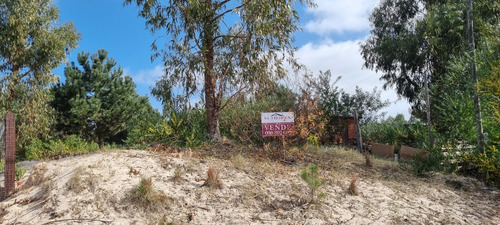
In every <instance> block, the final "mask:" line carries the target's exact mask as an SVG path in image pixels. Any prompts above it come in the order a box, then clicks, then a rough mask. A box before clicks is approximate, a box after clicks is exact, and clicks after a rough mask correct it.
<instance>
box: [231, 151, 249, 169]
mask: <svg viewBox="0 0 500 225" xmlns="http://www.w3.org/2000/svg"><path fill="white" fill-rule="evenodd" d="M231 162H232V163H233V166H234V167H235V168H236V169H239V170H243V169H246V167H247V163H246V159H245V157H243V155H242V154H241V153H238V154H235V155H233V156H232V157H231Z"/></svg>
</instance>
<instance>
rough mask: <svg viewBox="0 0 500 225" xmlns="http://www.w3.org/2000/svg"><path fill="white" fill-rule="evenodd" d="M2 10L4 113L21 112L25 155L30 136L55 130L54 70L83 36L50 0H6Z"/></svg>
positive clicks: (19, 132)
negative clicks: (64, 20)
mask: <svg viewBox="0 0 500 225" xmlns="http://www.w3.org/2000/svg"><path fill="white" fill-rule="evenodd" d="M0 15H1V16H0V40H1V41H0V74H2V76H1V77H0V116H1V117H3V115H4V114H5V113H7V112H12V113H15V114H16V124H17V127H16V136H17V155H18V157H24V151H25V147H26V146H27V145H28V144H29V143H31V140H34V139H36V138H47V137H48V136H49V134H50V127H51V125H52V124H53V122H54V118H53V110H52V109H51V108H50V107H47V106H46V103H47V101H49V100H50V99H51V95H50V92H49V90H48V89H47V87H48V86H49V85H50V84H53V83H54V82H55V75H54V74H52V70H53V69H54V68H56V67H58V66H59V64H60V63H61V62H63V61H64V59H65V58H66V55H67V54H69V51H70V50H71V49H73V48H75V47H76V45H77V43H76V42H77V41H78V40H79V39H80V37H79V34H78V33H77V32H76V30H75V28H74V26H73V24H72V23H59V21H58V20H59V11H58V9H57V7H56V6H54V5H53V4H52V3H51V1H49V0H2V1H0Z"/></svg>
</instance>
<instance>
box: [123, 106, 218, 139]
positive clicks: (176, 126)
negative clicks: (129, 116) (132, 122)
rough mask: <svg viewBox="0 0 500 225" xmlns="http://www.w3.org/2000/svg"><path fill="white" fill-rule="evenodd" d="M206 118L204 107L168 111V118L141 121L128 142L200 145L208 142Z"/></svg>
mask: <svg viewBox="0 0 500 225" xmlns="http://www.w3.org/2000/svg"><path fill="white" fill-rule="evenodd" d="M205 124H206V119H205V116H204V111H203V110H202V109H196V108H193V109H189V110H188V111H180V112H178V111H175V110H173V109H172V110H171V111H169V112H168V116H167V118H164V119H161V120H160V121H158V122H156V123H152V122H150V121H139V123H138V126H137V127H135V128H134V129H133V130H132V133H131V135H130V137H131V138H134V139H129V140H128V141H127V143H128V144H129V145H130V144H133V143H136V144H137V143H147V144H151V143H162V144H172V145H177V146H182V147H199V146H201V145H203V144H204V143H206V141H207V136H208V135H207V133H206V128H205Z"/></svg>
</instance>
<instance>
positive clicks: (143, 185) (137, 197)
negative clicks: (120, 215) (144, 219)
mask: <svg viewBox="0 0 500 225" xmlns="http://www.w3.org/2000/svg"><path fill="white" fill-rule="evenodd" d="M124 200H125V201H126V202H128V203H132V204H134V205H136V206H139V207H140V208H142V209H143V210H144V211H154V212H160V211H162V210H165V209H166V208H168V205H169V203H172V202H173V199H172V198H170V197H167V196H166V195H165V194H163V193H162V192H158V191H155V190H154V189H153V180H152V179H151V178H144V177H143V178H141V181H140V182H139V185H137V187H135V188H134V189H132V191H130V193H129V194H128V196H126V197H125V199H124Z"/></svg>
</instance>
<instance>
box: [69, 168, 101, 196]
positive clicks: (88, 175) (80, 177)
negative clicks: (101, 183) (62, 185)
mask: <svg viewBox="0 0 500 225" xmlns="http://www.w3.org/2000/svg"><path fill="white" fill-rule="evenodd" d="M97 185H98V180H97V177H96V176H95V174H94V173H92V171H87V170H86V169H85V168H84V167H78V168H76V169H75V170H74V171H73V176H72V177H71V178H70V179H69V180H68V182H67V183H66V187H67V189H68V190H69V191H73V192H75V193H80V192H82V191H84V190H89V191H91V192H94V191H95V189H96V188H97Z"/></svg>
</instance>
